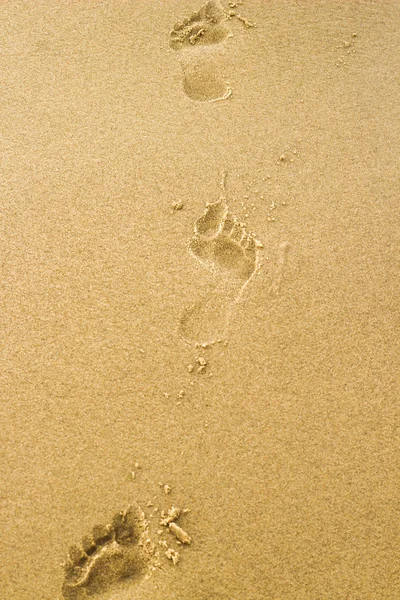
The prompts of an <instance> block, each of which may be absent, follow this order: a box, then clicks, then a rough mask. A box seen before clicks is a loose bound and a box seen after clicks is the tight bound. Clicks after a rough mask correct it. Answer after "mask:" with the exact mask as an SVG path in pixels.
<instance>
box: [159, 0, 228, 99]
mask: <svg viewBox="0 0 400 600" xmlns="http://www.w3.org/2000/svg"><path fill="white" fill-rule="evenodd" d="M225 20H226V14H225V12H224V10H223V8H222V6H221V3H220V2H219V0H209V1H208V2H207V3H206V4H205V5H204V6H203V7H202V8H201V9H200V10H199V11H197V12H195V13H193V15H192V16H191V17H190V18H187V19H184V20H183V21H182V23H177V24H176V25H175V26H174V28H173V30H172V31H171V33H170V37H169V45H170V47H171V48H172V49H173V50H176V51H178V52H179V53H180V59H181V65H182V70H183V89H184V91H185V93H186V95H187V96H188V97H189V98H191V99H192V100H198V101H201V102H206V101H208V102H211V101H215V100H225V99H226V98H229V96H230V95H231V93H232V90H231V88H230V87H229V85H228V83H227V82H226V80H225V78H224V76H223V74H222V72H221V66H220V57H219V54H220V49H221V43H222V42H223V41H224V40H226V38H227V37H229V36H230V35H231V33H230V31H229V29H227V28H226V27H225V26H224V24H223V23H224V21H225Z"/></svg>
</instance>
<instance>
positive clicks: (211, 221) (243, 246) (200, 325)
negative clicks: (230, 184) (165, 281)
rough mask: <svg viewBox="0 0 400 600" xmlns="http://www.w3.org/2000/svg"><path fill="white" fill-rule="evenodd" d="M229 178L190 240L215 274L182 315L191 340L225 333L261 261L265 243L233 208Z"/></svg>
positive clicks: (182, 327) (205, 340) (208, 339)
mask: <svg viewBox="0 0 400 600" xmlns="http://www.w3.org/2000/svg"><path fill="white" fill-rule="evenodd" d="M225 180H226V173H223V175H222V179H221V193H220V197H219V199H218V200H217V202H214V203H212V204H208V205H207V206H206V209H205V211H204V214H203V215H202V216H201V217H200V218H199V219H198V220H197V221H196V223H195V226H194V236H193V237H192V239H191V240H190V242H189V251H190V252H191V254H192V256H193V257H194V258H195V259H196V260H198V261H199V263H200V264H201V265H202V266H203V267H204V268H205V269H207V270H208V271H210V272H211V273H212V274H213V275H214V278H215V284H214V287H213V289H212V291H211V292H210V293H209V294H208V295H207V296H206V297H205V298H203V299H201V300H200V301H199V302H197V303H195V304H193V305H192V306H190V307H189V308H186V309H185V310H184V312H183V314H182V316H181V318H180V322H179V331H180V333H181V335H182V336H183V337H184V338H185V339H186V340H187V341H190V342H196V343H210V342H214V341H216V340H217V339H219V338H221V336H223V335H224V333H225V330H226V327H227V325H228V324H229V321H230V317H231V314H232V311H233V309H234V307H235V304H236V303H237V302H238V301H239V299H240V297H241V295H242V293H243V290H244V289H245V287H246V286H247V284H248V283H249V281H250V280H251V279H252V277H253V276H254V274H255V273H256V272H257V271H258V269H259V265H260V247H261V243H260V242H259V241H258V240H257V239H256V238H255V237H254V236H253V235H250V234H248V233H247V231H246V229H245V227H244V225H243V223H240V222H239V221H238V220H237V219H236V217H234V216H233V215H232V214H231V212H230V211H229V208H228V205H227V203H226V192H225Z"/></svg>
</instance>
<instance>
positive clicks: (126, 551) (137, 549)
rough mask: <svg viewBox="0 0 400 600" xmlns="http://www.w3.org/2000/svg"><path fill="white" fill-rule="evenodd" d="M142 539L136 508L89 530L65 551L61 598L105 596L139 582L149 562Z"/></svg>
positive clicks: (142, 527)
mask: <svg viewBox="0 0 400 600" xmlns="http://www.w3.org/2000/svg"><path fill="white" fill-rule="evenodd" d="M145 539H146V523H145V518H144V514H143V513H142V511H141V510H140V509H139V507H129V508H128V509H127V510H125V511H122V512H119V513H117V514H116V515H115V516H114V518H113V520H112V523H111V524H109V525H104V526H103V525H96V526H95V527H93V530H92V534H91V535H88V536H85V537H84V538H83V540H82V543H81V545H79V546H78V545H77V546H72V547H71V548H70V550H69V556H68V559H67V561H66V562H65V564H64V570H65V579H64V583H63V587H62V594H63V597H64V598H65V599H66V600H82V599H83V598H88V597H90V596H92V595H97V594H103V593H106V592H108V591H109V590H110V588H113V587H115V586H117V585H118V584H122V583H123V582H124V581H126V580H129V581H132V582H137V581H140V580H141V579H143V578H144V577H145V575H146V574H147V573H148V571H149V568H150V563H151V553H150V550H149V548H148V546H147V545H146V542H145Z"/></svg>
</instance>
